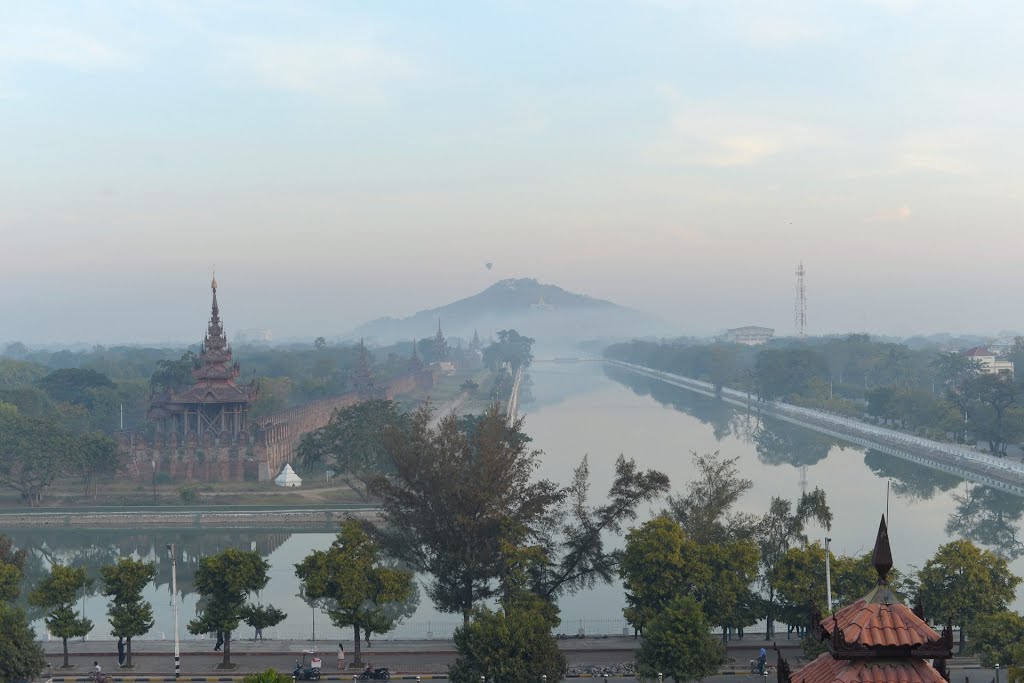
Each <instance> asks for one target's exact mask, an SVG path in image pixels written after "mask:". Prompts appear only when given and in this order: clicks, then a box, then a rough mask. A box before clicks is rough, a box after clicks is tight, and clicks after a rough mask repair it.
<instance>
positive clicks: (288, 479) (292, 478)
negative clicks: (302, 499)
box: [274, 465, 302, 486]
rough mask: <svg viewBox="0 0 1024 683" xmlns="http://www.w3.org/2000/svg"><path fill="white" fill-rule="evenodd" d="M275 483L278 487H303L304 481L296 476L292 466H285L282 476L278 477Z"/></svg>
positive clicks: (282, 469)
mask: <svg viewBox="0 0 1024 683" xmlns="http://www.w3.org/2000/svg"><path fill="white" fill-rule="evenodd" d="M274 483H275V484H277V485H278V486H302V479H300V478H299V475H297V474H295V470H293V469H292V466H291V465H285V466H284V467H282V468H281V474H279V475H277V479H275V480H274Z"/></svg>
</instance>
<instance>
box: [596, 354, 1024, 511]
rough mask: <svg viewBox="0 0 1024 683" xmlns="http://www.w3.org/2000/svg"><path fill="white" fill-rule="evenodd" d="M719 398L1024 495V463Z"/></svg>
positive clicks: (815, 413)
mask: <svg viewBox="0 0 1024 683" xmlns="http://www.w3.org/2000/svg"><path fill="white" fill-rule="evenodd" d="M606 362H607V363H608V364H609V365H613V366H616V367H619V368H623V369H626V370H630V371H632V372H634V373H636V374H638V375H642V376H644V377H648V378H650V379H655V380H658V381H661V382H664V383H666V384H670V385H672V386H676V387H679V388H681V389H687V390H688V391H692V392H694V393H698V394H702V395H704V396H708V397H711V398H716V395H715V388H714V386H713V385H712V384H710V383H708V382H703V381H701V380H697V379H693V378H692V377H686V376H684V375H676V374H674V373H671V372H664V371H662V370H654V369H652V368H648V367H645V366H642V365H636V364H634V363H627V362H625V361H618V360H607V361H606ZM718 398H721V400H722V401H724V402H726V403H729V404H731V405H735V406H738V407H740V408H744V409H747V410H756V411H760V412H761V413H764V414H767V415H771V416H772V417H775V418H777V419H780V420H784V421H786V422H790V423H792V424H795V425H799V426H801V427H805V428H807V429H813V430H814V431H817V432H820V433H822V434H827V435H829V436H832V437H834V438H836V439H840V440H842V441H846V442H849V443H852V444H856V445H858V446H863V447H865V448H870V449H873V450H877V451H881V452H883V453H888V454H889V455H893V456H895V457H898V458H902V459H904V460H909V461H912V462H916V463H918V464H920V465H924V466H926V467H931V468H932V469H937V470H941V471H943V472H949V473H951V474H955V475H957V476H959V477H961V478H964V479H970V480H972V481H976V482H979V483H982V484H985V485H987V486H991V487H993V488H998V489H1001V490H1003V491H1007V492H1009V493H1013V494H1015V495H1018V496H1021V497H1024V463H1020V462H1014V461H1010V460H1007V459H1006V458H999V457H996V456H992V455H989V454H987V453H979V452H978V451H974V450H971V449H969V448H965V447H963V446H960V445H957V444H951V443H945V442H942V441H932V440H931V439H925V438H922V437H919V436H914V435H912V434H906V433H904V432H900V431H897V430H895V429H886V428H884V427H878V426H876V425H871V424H867V423H865V422H861V421H859V420H854V419H851V418H848V417H844V416H841V415H834V414H832V413H828V412H825V411H822V410H814V409H811V408H802V407H800V406H794V405H791V404H789V403H784V402H782V401H760V400H758V399H757V398H756V397H751V396H750V395H748V394H746V393H744V392H742V391H736V390H735V389H728V388H723V389H722V391H721V396H720V397H718Z"/></svg>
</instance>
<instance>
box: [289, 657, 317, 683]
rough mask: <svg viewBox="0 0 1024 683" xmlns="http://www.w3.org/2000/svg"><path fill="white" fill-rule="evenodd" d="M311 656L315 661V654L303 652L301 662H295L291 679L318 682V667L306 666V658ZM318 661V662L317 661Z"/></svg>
mask: <svg viewBox="0 0 1024 683" xmlns="http://www.w3.org/2000/svg"><path fill="white" fill-rule="evenodd" d="M310 654H311V655H313V659H317V657H316V653H315V652H303V653H302V661H301V662H300V661H299V660H297V659H296V660H295V668H294V669H292V678H294V679H295V680H297V681H319V680H320V667H318V666H313V665H312V663H311V664H310V666H306V656H307V655H310ZM317 661H319V660H317Z"/></svg>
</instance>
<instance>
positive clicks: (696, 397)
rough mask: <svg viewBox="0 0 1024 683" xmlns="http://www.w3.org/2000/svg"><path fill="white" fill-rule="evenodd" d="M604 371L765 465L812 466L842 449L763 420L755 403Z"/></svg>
mask: <svg viewBox="0 0 1024 683" xmlns="http://www.w3.org/2000/svg"><path fill="white" fill-rule="evenodd" d="M604 371H605V374H606V375H608V377H609V378H611V379H613V380H615V381H616V382H619V383H620V384H624V385H625V386H627V387H629V388H630V389H632V390H633V392H634V393H635V394H637V395H638V396H650V397H651V398H653V399H654V400H655V401H657V402H658V403H660V404H662V405H664V406H668V407H670V408H675V409H676V410H678V411H680V412H683V413H686V414H687V415H690V416H691V417H695V418H697V419H698V420H700V421H701V422H702V423H704V424H707V425H710V426H711V429H712V431H713V432H714V435H715V440H716V441H721V440H722V439H724V438H726V437H727V436H736V437H737V438H739V439H741V440H742V441H744V442H746V443H750V444H753V446H754V447H755V449H756V450H757V456H758V459H759V460H760V461H761V462H763V463H764V464H766V465H792V466H794V467H800V466H802V465H814V464H816V463H818V462H821V461H822V460H824V459H825V458H826V457H828V454H829V452H830V451H831V450H832V448H834V447H836V446H838V447H840V448H843V447H844V444H843V443H842V442H839V441H837V440H836V439H833V438H832V437H830V436H825V435H824V434H819V433H818V432H815V431H812V430H810V429H806V428H804V427H799V426H797V425H793V424H790V423H788V422H785V421H783V420H777V419H772V418H770V417H767V418H766V417H764V416H763V415H761V413H760V411H759V410H757V408H756V405H757V404H756V402H755V403H754V404H753V406H754V407H753V409H752V410H746V409H743V408H738V407H736V406H733V405H732V404H729V403H726V402H725V401H721V400H718V399H714V398H711V397H708V396H702V395H700V394H697V393H695V392H692V391H689V390H687V389H682V388H680V387H676V386H673V385H671V384H666V383H665V382H662V381H660V380H656V379H652V378H649V377H644V376H643V375H638V374H636V373H635V372H632V371H630V370H625V369H623V368H620V367H617V366H614V365H605V366H604Z"/></svg>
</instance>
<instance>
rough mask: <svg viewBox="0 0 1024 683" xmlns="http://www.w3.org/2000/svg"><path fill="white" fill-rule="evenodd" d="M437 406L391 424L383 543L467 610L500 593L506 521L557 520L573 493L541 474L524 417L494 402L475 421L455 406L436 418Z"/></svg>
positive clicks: (445, 598)
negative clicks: (555, 510) (403, 424)
mask: <svg viewBox="0 0 1024 683" xmlns="http://www.w3.org/2000/svg"><path fill="white" fill-rule="evenodd" d="M430 422H431V413H430V412H429V410H427V409H421V410H419V411H417V412H416V413H414V414H413V415H412V419H411V421H410V426H409V429H408V431H407V432H402V431H400V430H396V429H390V430H388V431H387V433H386V438H385V444H386V448H387V451H388V456H389V458H390V460H391V463H392V466H393V468H394V475H393V476H391V477H388V478H385V477H379V478H378V479H377V480H376V482H375V483H374V486H373V491H374V492H375V493H377V494H378V495H379V496H380V498H381V515H382V517H383V518H384V522H385V526H384V528H383V529H381V530H380V531H379V532H378V536H379V538H380V539H381V542H382V545H384V547H385V548H387V549H388V551H389V552H390V553H391V554H392V555H393V556H394V557H396V558H398V559H400V560H403V561H405V562H407V563H408V564H409V565H410V566H412V567H413V568H414V569H416V570H418V571H421V572H424V573H427V574H430V575H431V576H432V577H433V581H432V582H431V584H430V586H429V587H428V594H429V595H430V596H431V598H432V599H433V600H434V602H435V604H436V605H437V607H438V609H440V610H441V611H445V612H462V614H463V619H464V621H466V622H467V623H468V621H469V617H470V614H471V612H472V609H473V606H474V605H475V604H476V603H477V602H478V601H481V600H486V599H488V598H490V597H492V596H494V595H495V590H496V587H495V585H494V579H495V578H496V577H497V576H498V574H499V570H500V566H501V553H500V547H501V543H502V541H503V540H508V539H507V535H506V529H508V528H516V529H531V530H533V529H537V528H538V527H539V526H543V525H545V524H548V527H547V528H548V529H550V523H551V519H550V516H549V512H550V510H551V508H552V507H553V506H554V505H556V504H558V503H559V502H561V501H562V499H563V498H564V497H565V494H564V493H563V492H562V491H561V490H560V489H559V488H558V486H557V485H556V484H555V483H554V482H551V481H547V480H540V481H531V478H532V476H533V473H534V471H535V470H536V468H537V465H538V462H539V458H540V451H536V450H532V449H530V448H529V445H528V444H529V438H528V437H527V436H526V435H525V434H524V433H523V432H522V418H519V419H516V420H512V421H509V420H508V419H507V417H506V416H505V414H504V412H503V411H502V410H501V408H500V407H499V406H498V405H497V404H494V405H492V406H491V407H490V408H488V410H487V412H485V413H484V414H483V415H481V416H479V418H478V419H474V420H460V419H459V418H457V417H456V416H455V415H447V416H445V417H443V418H442V419H441V421H440V423H439V424H438V425H437V427H436V428H432V427H431V426H430Z"/></svg>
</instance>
